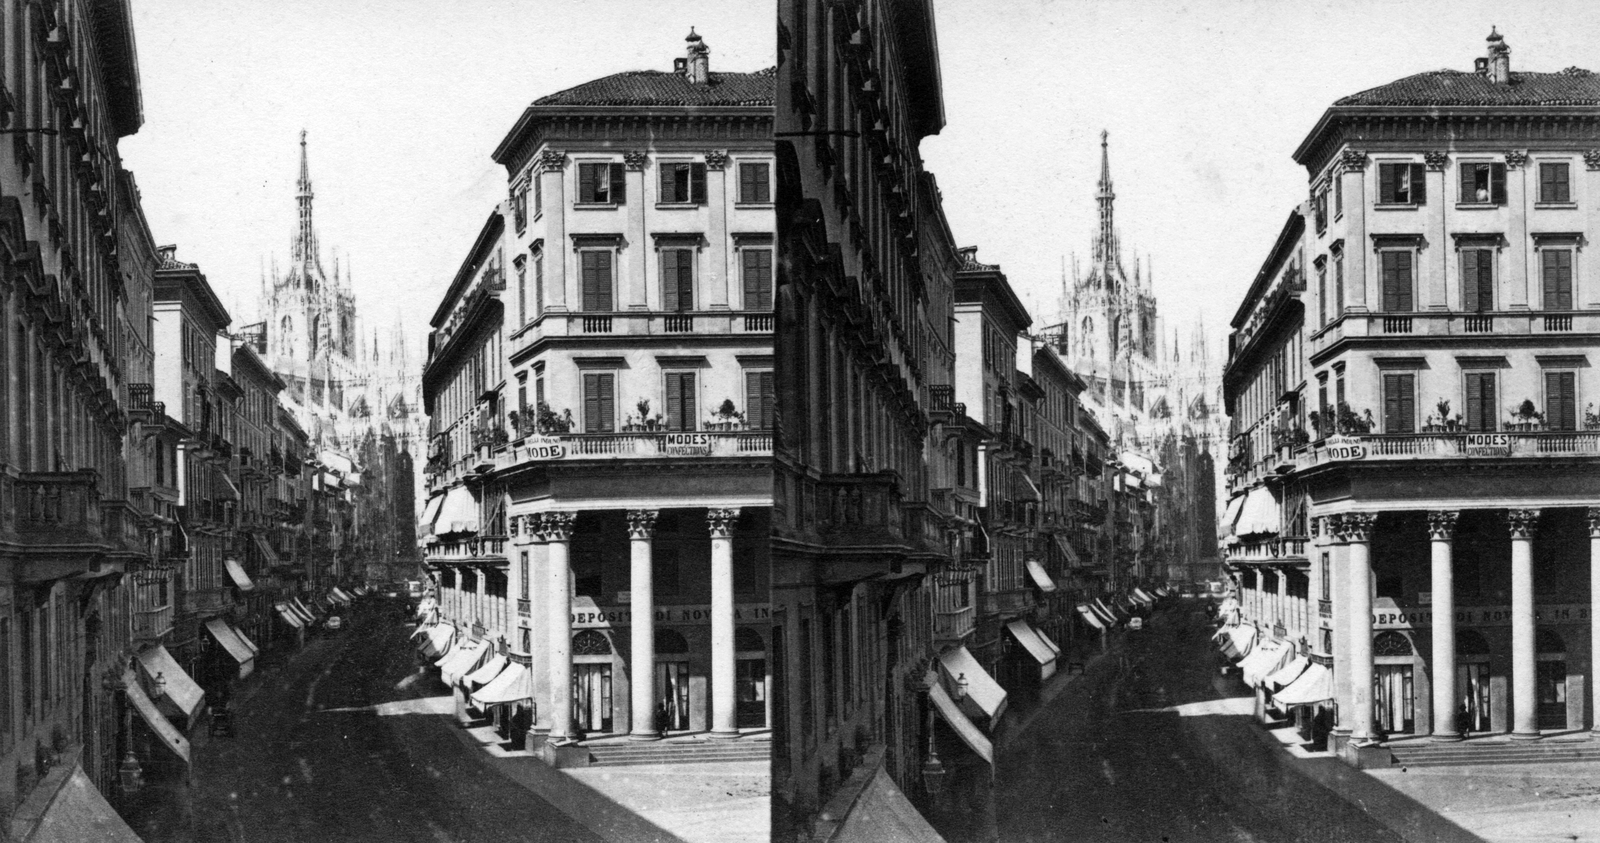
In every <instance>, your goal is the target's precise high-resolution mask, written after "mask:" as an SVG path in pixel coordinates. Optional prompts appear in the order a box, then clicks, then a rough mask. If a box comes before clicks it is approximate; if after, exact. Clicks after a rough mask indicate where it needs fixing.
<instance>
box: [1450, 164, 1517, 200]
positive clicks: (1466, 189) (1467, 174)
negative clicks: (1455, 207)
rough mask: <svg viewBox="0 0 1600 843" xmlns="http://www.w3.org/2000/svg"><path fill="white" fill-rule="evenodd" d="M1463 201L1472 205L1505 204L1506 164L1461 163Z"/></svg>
mask: <svg viewBox="0 0 1600 843" xmlns="http://www.w3.org/2000/svg"><path fill="white" fill-rule="evenodd" d="M1461 201H1462V202H1463V203H1465V204H1472V205H1504V204H1505V203H1506V165H1504V164H1491V163H1471V162H1468V163H1463V164H1462V165H1461Z"/></svg>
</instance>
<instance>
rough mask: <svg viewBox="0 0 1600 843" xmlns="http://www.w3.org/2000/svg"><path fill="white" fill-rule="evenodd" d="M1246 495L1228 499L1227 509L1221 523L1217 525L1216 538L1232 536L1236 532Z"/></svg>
mask: <svg viewBox="0 0 1600 843" xmlns="http://www.w3.org/2000/svg"><path fill="white" fill-rule="evenodd" d="M1246 497H1247V495H1239V496H1237V497H1232V498H1229V499H1228V509H1227V511H1226V512H1224V513H1223V514H1222V523H1221V524H1219V525H1218V528H1217V536H1218V538H1226V537H1228V536H1231V535H1234V533H1235V532H1237V530H1238V524H1239V513H1240V512H1243V511H1244V499H1245V498H1246Z"/></svg>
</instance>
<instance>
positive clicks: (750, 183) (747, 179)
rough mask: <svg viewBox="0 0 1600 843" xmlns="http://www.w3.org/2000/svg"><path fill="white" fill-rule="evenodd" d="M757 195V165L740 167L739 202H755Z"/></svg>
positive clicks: (741, 165) (742, 165)
mask: <svg viewBox="0 0 1600 843" xmlns="http://www.w3.org/2000/svg"><path fill="white" fill-rule="evenodd" d="M755 195H756V165H754V164H740V165H739V201H740V202H744V203H748V202H754V201H756V199H755Z"/></svg>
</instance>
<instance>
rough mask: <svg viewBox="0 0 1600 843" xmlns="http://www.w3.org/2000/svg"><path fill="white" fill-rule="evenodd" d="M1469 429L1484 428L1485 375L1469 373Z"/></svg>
mask: <svg viewBox="0 0 1600 843" xmlns="http://www.w3.org/2000/svg"><path fill="white" fill-rule="evenodd" d="M1467 429H1468V430H1483V429H1484V427H1483V376H1482V375H1480V374H1476V373H1469V374H1468V375H1467Z"/></svg>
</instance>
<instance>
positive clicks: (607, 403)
mask: <svg viewBox="0 0 1600 843" xmlns="http://www.w3.org/2000/svg"><path fill="white" fill-rule="evenodd" d="M596 378H597V379H598V380H599V382H600V383H599V386H600V402H599V403H600V430H601V431H602V432H604V433H610V432H611V431H613V430H615V429H616V422H617V376H616V375H613V374H611V373H610V372H607V373H605V374H602V375H596Z"/></svg>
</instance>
